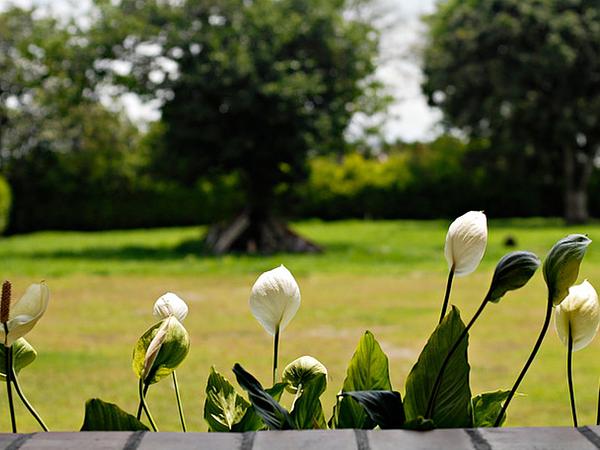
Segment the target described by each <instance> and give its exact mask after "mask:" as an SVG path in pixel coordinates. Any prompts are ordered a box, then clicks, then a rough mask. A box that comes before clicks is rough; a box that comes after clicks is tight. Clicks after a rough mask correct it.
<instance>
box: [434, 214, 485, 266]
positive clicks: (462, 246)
mask: <svg viewBox="0 0 600 450" xmlns="http://www.w3.org/2000/svg"><path fill="white" fill-rule="evenodd" d="M486 245H487V219H486V217H485V214H483V213H482V212H479V211H469V212H468V213H466V214H463V215H462V216H460V217H459V218H457V219H456V220H455V221H454V222H452V224H451V225H450V227H449V228H448V234H447V235H446V246H445V247H444V254H445V256H446V261H448V268H449V269H454V274H455V275H456V276H465V275H468V274H470V273H471V272H473V271H474V270H475V269H476V268H477V266H478V265H479V263H480V262H481V258H483V254H484V253H485V248H486Z"/></svg>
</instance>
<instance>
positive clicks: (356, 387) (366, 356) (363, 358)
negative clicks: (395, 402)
mask: <svg viewBox="0 0 600 450" xmlns="http://www.w3.org/2000/svg"><path fill="white" fill-rule="evenodd" d="M391 390H392V384H391V383H390V375H389V369H388V359H387V356H386V355H385V353H383V350H381V347H380V346H379V343H378V342H377V341H376V340H375V337H374V336H373V334H372V333H371V332H370V331H367V332H365V334H364V335H363V336H362V338H361V339H360V342H359V343H358V347H357V348H356V351H355V352H354V355H353V356H352V359H351V360H350V364H349V365H348V370H347V371H346V379H345V380H344V385H343V387H342V391H343V392H350V391H391ZM329 424H330V426H331V427H332V428H362V429H369V428H374V427H375V423H374V422H373V421H372V420H371V418H370V417H369V415H368V414H367V413H366V412H365V410H364V409H363V407H362V406H360V404H358V403H357V402H356V400H354V399H352V398H350V397H343V398H342V399H341V400H340V401H339V402H338V403H337V404H336V406H335V407H334V409H333V417H332V418H331V420H330V422H329Z"/></svg>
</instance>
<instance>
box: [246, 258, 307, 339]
mask: <svg viewBox="0 0 600 450" xmlns="http://www.w3.org/2000/svg"><path fill="white" fill-rule="evenodd" d="M249 303H250V310H251V311H252V315H253V316H254V317H255V318H256V320H258V321H259V322H260V324H261V325H262V326H263V327H264V329H265V330H267V332H268V333H270V334H271V335H275V333H276V332H277V330H279V331H282V330H283V329H284V328H285V327H286V326H287V324H288V323H290V321H291V320H292V318H293V317H294V315H295V314H296V312H297V311H298V308H300V288H299V287H298V283H296V280H295V279H294V276H293V275H292V274H291V272H290V271H289V270H287V269H286V268H285V267H284V266H283V265H281V266H279V267H277V268H276V269H273V270H269V271H268V272H265V273H263V274H262V275H261V276H259V277H258V279H257V280H256V282H255V283H254V286H252V292H251V294H250V301H249Z"/></svg>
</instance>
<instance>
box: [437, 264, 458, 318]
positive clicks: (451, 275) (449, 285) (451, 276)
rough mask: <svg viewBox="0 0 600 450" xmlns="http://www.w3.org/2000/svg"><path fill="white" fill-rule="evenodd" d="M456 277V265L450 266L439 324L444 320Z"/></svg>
mask: <svg viewBox="0 0 600 450" xmlns="http://www.w3.org/2000/svg"><path fill="white" fill-rule="evenodd" d="M453 279H454V266H452V267H451V268H450V272H448V281H446V293H445V294H444V303H442V312H441V313H440V320H439V321H438V325H439V324H440V323H442V320H444V316H445V315H446V310H447V309H448V301H449V300H450V291H451V290H452V280H453Z"/></svg>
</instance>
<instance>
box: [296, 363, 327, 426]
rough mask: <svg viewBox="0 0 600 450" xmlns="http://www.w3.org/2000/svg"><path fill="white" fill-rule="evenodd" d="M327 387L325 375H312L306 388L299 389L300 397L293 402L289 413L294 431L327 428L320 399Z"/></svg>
mask: <svg viewBox="0 0 600 450" xmlns="http://www.w3.org/2000/svg"><path fill="white" fill-rule="evenodd" d="M326 387H327V377H326V376H325V374H322V373H321V374H318V375H314V376H313V378H312V379H311V381H309V382H308V383H307V384H306V386H302V387H301V393H300V396H299V397H298V398H297V399H296V400H295V401H294V406H293V408H292V411H291V413H290V415H291V417H292V421H293V423H294V429H296V430H311V429H324V428H327V424H326V422H325V416H324V415H323V405H322V404H321V400H320V397H321V395H322V394H323V392H325V389H326Z"/></svg>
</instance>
